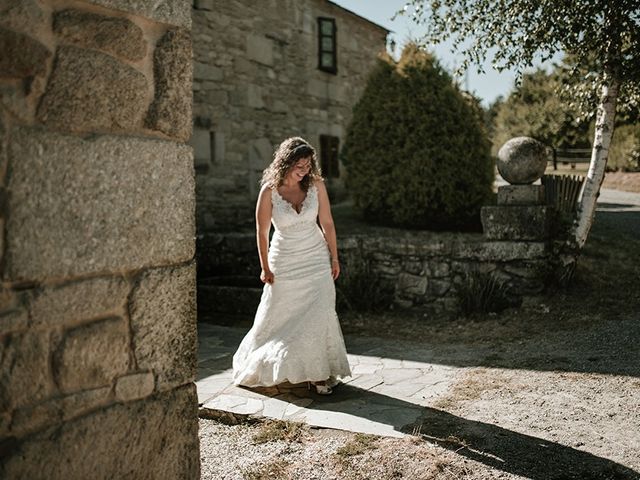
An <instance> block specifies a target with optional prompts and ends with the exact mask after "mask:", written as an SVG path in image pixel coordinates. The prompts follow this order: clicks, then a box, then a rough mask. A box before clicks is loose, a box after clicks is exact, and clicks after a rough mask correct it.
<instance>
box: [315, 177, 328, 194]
mask: <svg viewBox="0 0 640 480" xmlns="http://www.w3.org/2000/svg"><path fill="white" fill-rule="evenodd" d="M313 185H314V186H315V187H316V188H317V189H318V191H319V192H325V193H326V192H327V187H326V185H325V184H324V178H322V177H320V178H316V179H314V180H313Z"/></svg>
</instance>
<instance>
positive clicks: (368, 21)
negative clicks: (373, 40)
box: [325, 0, 395, 33]
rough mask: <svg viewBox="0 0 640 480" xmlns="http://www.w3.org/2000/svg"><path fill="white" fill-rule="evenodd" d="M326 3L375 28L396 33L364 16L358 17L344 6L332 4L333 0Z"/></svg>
mask: <svg viewBox="0 0 640 480" xmlns="http://www.w3.org/2000/svg"><path fill="white" fill-rule="evenodd" d="M325 1H326V2H327V3H330V4H331V5H333V6H335V7H338V8H339V9H340V10H343V11H345V12H347V13H349V14H351V15H353V16H355V17H358V18H359V19H361V20H364V21H365V22H367V23H370V24H371V25H373V26H375V27H378V28H379V29H380V30H384V31H385V32H387V33H395V32H393V30H389V29H388V28H386V27H383V26H382V25H380V24H378V23H376V22H373V21H371V20H369V19H368V18H365V17H363V16H362V15H358V14H357V13H356V12H353V11H351V10H349V9H348V8H345V7H343V6H342V5H338V4H337V3H335V2H332V1H331V0H325Z"/></svg>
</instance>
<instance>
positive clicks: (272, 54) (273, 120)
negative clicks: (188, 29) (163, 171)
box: [192, 0, 387, 234]
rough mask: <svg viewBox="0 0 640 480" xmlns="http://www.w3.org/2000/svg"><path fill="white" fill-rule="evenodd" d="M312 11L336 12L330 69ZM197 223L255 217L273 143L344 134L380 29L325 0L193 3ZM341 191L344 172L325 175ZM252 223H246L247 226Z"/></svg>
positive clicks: (210, 228) (209, 228) (380, 39)
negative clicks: (322, 65) (321, 65)
mask: <svg viewBox="0 0 640 480" xmlns="http://www.w3.org/2000/svg"><path fill="white" fill-rule="evenodd" d="M318 17H328V18H334V19H335V21H336V28H337V75H333V74H331V73H327V72H324V71H321V70H319V69H318V37H317V35H318V32H317V29H318V25H317V19H318ZM193 22H194V23H193V39H194V81H193V89H194V118H195V127H194V135H193V139H192V144H193V146H194V149H195V162H196V169H197V177H196V179H197V225H198V232H199V233H201V234H205V233H206V232H214V231H215V232H219V231H220V230H221V229H226V230H235V229H237V228H240V227H242V226H246V225H250V226H251V225H252V222H253V211H254V207H255V200H256V196H257V192H258V189H259V185H258V182H259V180H260V177H261V176H262V170H263V169H264V168H265V167H266V166H267V165H268V164H269V163H270V162H271V160H272V156H273V150H274V147H275V146H276V145H277V144H279V143H280V142H281V141H282V140H283V139H285V138H286V137H289V136H292V135H301V136H303V137H305V138H306V139H307V140H308V141H310V142H311V143H312V144H313V145H314V146H315V147H316V148H317V149H318V150H319V149H320V135H321V134H324V135H331V136H335V137H338V138H339V140H340V145H342V143H343V142H344V139H345V138H344V137H345V131H346V128H347V125H348V123H349V121H350V119H351V109H352V108H353V106H354V105H355V103H356V101H357V100H358V98H359V97H360V94H361V92H362V90H363V89H364V86H365V83H366V79H367V76H368V74H369V72H370V70H371V68H372V67H373V66H374V64H375V61H376V58H377V54H378V53H380V52H382V51H384V50H385V48H386V36H387V31H386V30H384V29H383V28H382V27H379V26H377V25H374V24H373V23H370V22H368V21H366V20H365V19H363V18H361V17H358V16H357V15H355V14H352V13H350V12H348V11H347V10H344V9H342V8H340V7H338V6H336V5H335V4H333V3H331V2H328V1H327V0H261V1H259V2H257V1H252V0H234V1H230V2H217V1H215V0H196V1H195V2H194V10H193ZM328 183H329V189H330V192H331V193H332V195H336V196H338V197H340V195H341V179H340V178H338V179H329V180H328ZM251 228H252V227H251Z"/></svg>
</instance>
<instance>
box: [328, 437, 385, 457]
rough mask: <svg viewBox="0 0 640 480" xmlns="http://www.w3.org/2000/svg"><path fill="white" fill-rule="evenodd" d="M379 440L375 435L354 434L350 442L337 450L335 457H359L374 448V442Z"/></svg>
mask: <svg viewBox="0 0 640 480" xmlns="http://www.w3.org/2000/svg"><path fill="white" fill-rule="evenodd" d="M379 439H380V437H377V436H376V435H367V434H365V433H356V434H355V435H354V436H353V438H352V439H351V440H349V441H348V442H347V443H345V444H344V445H343V446H342V447H340V448H338V450H337V451H336V453H335V454H336V455H337V456H338V457H352V456H354V455H361V454H363V453H364V452H366V451H367V450H373V449H375V448H376V442H377V441H378V440H379Z"/></svg>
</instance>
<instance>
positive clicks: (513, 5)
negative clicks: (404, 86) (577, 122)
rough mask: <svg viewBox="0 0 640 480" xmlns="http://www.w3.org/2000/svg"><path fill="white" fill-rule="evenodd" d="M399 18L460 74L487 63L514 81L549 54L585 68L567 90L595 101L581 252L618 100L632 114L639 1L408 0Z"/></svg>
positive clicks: (639, 44) (639, 95)
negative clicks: (445, 52) (444, 53)
mask: <svg viewBox="0 0 640 480" xmlns="http://www.w3.org/2000/svg"><path fill="white" fill-rule="evenodd" d="M399 13H403V14H406V15H410V16H411V17H412V19H413V20H414V21H415V22H416V23H418V24H421V25H424V27H425V28H426V34H425V35H424V37H423V38H422V39H421V40H422V42H424V43H425V44H426V45H427V46H428V45H431V44H434V43H440V42H442V41H445V40H450V41H451V42H452V45H453V51H455V52H458V53H461V54H462V55H463V58H464V60H463V62H462V63H461V65H460V68H459V70H460V71H463V70H465V69H467V68H469V67H470V66H471V65H475V66H476V67H477V68H478V71H479V72H482V67H481V65H482V64H483V63H484V61H485V60H487V59H489V60H491V61H492V65H493V67H494V68H496V69H497V70H504V69H511V68H513V69H515V70H516V72H517V73H518V75H521V74H522V73H523V72H524V71H525V70H526V69H528V68H531V67H533V65H534V62H536V61H542V62H544V61H545V60H549V59H550V58H552V57H553V56H554V55H555V54H556V53H557V52H564V53H565V54H569V55H572V56H573V57H574V59H575V62H576V65H578V66H579V67H584V66H589V68H576V70H575V73H576V74H580V73H582V74H583V77H582V79H581V81H580V82H578V83H574V84H573V85H574V98H575V99H577V100H585V101H582V102H578V103H580V104H582V105H589V104H590V103H589V101H588V100H589V98H591V97H592V96H593V95H594V94H596V93H597V95H598V101H597V105H596V108H595V112H590V113H591V114H595V117H596V122H595V132H594V142H593V150H592V154H591V162H590V165H589V172H588V174H587V178H586V180H585V183H584V186H583V189H582V192H581V196H580V203H579V206H578V213H577V217H576V220H575V222H574V225H573V228H572V234H571V239H570V244H571V247H574V248H575V249H578V250H579V249H581V248H582V247H583V246H584V244H585V242H586V240H587V236H588V234H589V230H590V228H591V225H592V223H593V218H594V213H595V207H596V199H597V196H598V192H599V191H600V185H601V184H602V180H603V179H604V172H605V167H606V164H607V157H608V153H609V145H610V143H611V137H612V136H613V129H614V120H615V115H616V109H617V107H618V106H620V105H619V104H621V103H622V102H621V101H620V100H621V98H624V99H625V100H624V101H625V103H629V104H633V106H635V107H636V108H637V105H638V103H639V100H640V87H639V82H640V0H412V1H408V2H407V3H406V4H405V7H404V9H403V11H402V12H399ZM585 71H586V73H585ZM621 94H624V95H623V97H621ZM585 116H589V115H585Z"/></svg>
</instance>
